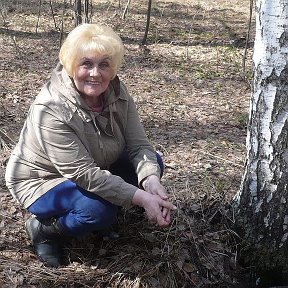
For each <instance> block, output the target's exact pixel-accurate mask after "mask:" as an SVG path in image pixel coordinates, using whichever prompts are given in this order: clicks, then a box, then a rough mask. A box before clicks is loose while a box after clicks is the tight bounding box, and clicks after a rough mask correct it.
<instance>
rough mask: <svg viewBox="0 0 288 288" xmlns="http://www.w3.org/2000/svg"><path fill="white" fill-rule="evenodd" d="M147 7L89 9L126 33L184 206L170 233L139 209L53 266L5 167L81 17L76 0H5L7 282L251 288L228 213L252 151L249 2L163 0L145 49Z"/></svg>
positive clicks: (1, 112)
mask: <svg viewBox="0 0 288 288" xmlns="http://www.w3.org/2000/svg"><path fill="white" fill-rule="evenodd" d="M146 2H147V1H140V0H135V1H132V2H131V4H130V6H129V9H128V13H127V14H126V17H125V19H123V9H124V7H125V5H126V1H125V2H124V1H120V0H119V1H116V0H111V1H104V0H100V1H94V3H93V10H92V14H91V15H90V16H91V17H92V22H100V23H104V24H107V25H110V26H112V27H113V28H114V29H115V30H116V31H117V32H118V33H119V35H120V36H121V37H122V39H123V42H124V45H125V48H126V55H125V63H124V65H123V67H122V68H121V71H120V73H119V76H120V78H121V79H122V80H123V81H124V82H125V83H126V85H127V86H128V88H129V91H130V93H131V95H133V97H134V99H135V101H136V103H137V107H138V109H139V113H140V115H141V119H142V121H143V124H144V126H145V129H146V131H147V135H148V137H149V139H150V140H151V141H152V143H153V145H154V146H155V148H156V149H157V150H158V151H160V152H161V153H162V154H163V158H164V161H165V166H166V170H165V175H164V177H163V183H164V185H165V186H166V187H167V191H168V193H169V195H170V197H171V200H172V201H173V203H174V204H175V205H176V206H177V207H178V209H177V211H176V212H175V213H174V215H173V223H172V225H171V227H169V228H167V229H159V228H155V227H153V226H152V225H150V224H149V223H148V222H147V220H146V218H145V216H144V215H143V213H142V211H141V210H139V209H131V210H128V211H122V212H121V214H120V215H119V221H118V224H117V226H118V229H119V233H120V238H119V239H116V240H113V241H112V240H107V239H102V238H100V237H99V236H97V235H89V236H87V237H84V238H81V239H77V240H72V241H71V242H70V243H69V244H67V245H68V246H67V249H65V255H66V258H67V264H68V265H67V266H65V267H61V268H59V269H53V268H46V267H44V266H43V265H42V264H41V263H40V262H39V261H38V260H37V259H36V257H35V255H34V253H33V250H32V247H31V243H30V241H29V239H28V237H27V235H26V233H25V231H24V222H25V220H26V219H27V218H28V216H29V215H28V213H27V212H26V211H25V210H23V209H21V208H20V207H19V206H18V204H17V203H16V202H15V201H14V200H13V199H12V197H11V195H10V194H9V192H8V190H7V188H6V186H5V182H4V171H5V165H6V163H7V160H8V158H9V155H10V152H11V149H12V148H13V146H14V144H15V142H17V139H18V137H19V133H20V131H21V127H22V125H23V121H24V120H25V116H26V114H27V111H28V109H29V106H30V104H31V103H32V101H33V99H34V98H35V96H36V95H37V93H38V92H39V90H40V89H41V86H42V85H43V84H44V83H45V81H46V80H47V79H48V78H49V75H50V72H51V69H52V68H54V66H55V65H56V63H57V61H58V51H59V44H60V41H61V35H62V36H63V37H65V34H66V33H67V32H69V31H70V30H71V29H72V27H73V26H74V14H73V9H72V7H71V5H70V3H71V1H62V0H53V1H52V2H51V1H48V0H42V1H38V0H22V1H18V0H11V1H10V0H2V1H1V4H0V6H1V7H0V8H1V15H0V24H1V26H0V41H1V42H0V59H1V62H0V69H1V70H0V73H1V74H0V89H1V90H0V119H1V120H0V140H1V143H0V148H1V152H0V205H1V207H0V287H3V288H4V287H27V288H28V287H29V288H32V287H37V288H38V287H131V288H136V287H155V288H156V287H164V288H170V287H171V288H172V287H211V288H214V287H221V288H223V287H249V284H248V282H245V281H248V280H245V279H243V273H242V268H241V267H240V266H239V264H238V254H239V249H238V246H239V243H240V239H239V238H238V236H237V233H236V232H235V231H233V223H234V219H233V214H231V215H232V216H229V215H230V214H228V213H227V211H226V208H227V206H229V203H230V202H231V200H232V199H233V196H234V195H235V194H236V193H237V191H238V190H239V187H240V183H241V177H242V174H243V171H244V162H245V155H246V149H245V141H246V133H247V131H246V128H247V120H248V113H249V98H250V94H251V87H250V84H251V75H252V73H251V66H252V65H251V55H252V44H253V39H254V35H253V34H254V23H253V21H252V28H251V31H252V32H251V35H250V39H251V40H250V41H248V45H247V47H246V48H247V49H245V46H246V45H245V44H246V34H247V29H248V22H249V5H250V4H249V3H250V1H248V0H243V1H233V5H231V1H225V0H220V1H219V0H197V1H196V0H195V1H192V0H188V1H184V0H175V1H174V0H170V1H166V0H163V1H160V0H157V1H154V2H153V7H152V14H151V24H150V30H149V34H148V39H147V43H146V45H145V46H141V45H139V43H140V42H141V40H142V38H143V35H144V31H145V23H146V10H147V7H146V5H147V3H146ZM39 3H41V6H40V5H39ZM51 4H52V5H51ZM52 8H53V14H52V11H51V9H52ZM62 24H63V25H62ZM61 31H63V33H60V32H61ZM245 55H246V57H245V59H246V61H245V67H246V68H245V70H244V69H243V58H244V56H245Z"/></svg>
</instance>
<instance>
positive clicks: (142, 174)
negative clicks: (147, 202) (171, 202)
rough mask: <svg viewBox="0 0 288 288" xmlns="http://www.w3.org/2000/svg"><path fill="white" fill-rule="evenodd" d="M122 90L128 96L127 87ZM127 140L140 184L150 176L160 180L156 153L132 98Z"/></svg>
mask: <svg viewBox="0 0 288 288" xmlns="http://www.w3.org/2000/svg"><path fill="white" fill-rule="evenodd" d="M122 89H124V92H125V93H127V94H128V92H127V90H126V88H125V86H124V85H123V84H122ZM125 139H126V144H127V149H128V153H129V157H130V160H131V161H132V163H133V166H134V168H135V170H136V173H137V175H138V183H139V184H140V183H141V182H142V180H144V179H145V178H146V177H148V176H150V175H156V176H158V177H159V178H160V167H159V165H158V162H157V158H156V152H155V150H154V148H153V146H152V145H151V143H150V142H149V141H148V139H147V136H146V133H145V130H144V128H143V125H142V123H141V121H140V117H139V114H138V111H137V108H136V105H135V103H134V101H133V99H132V97H131V96H129V104H128V113H127V125H126V129H125Z"/></svg>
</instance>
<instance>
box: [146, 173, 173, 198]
mask: <svg viewBox="0 0 288 288" xmlns="http://www.w3.org/2000/svg"><path fill="white" fill-rule="evenodd" d="M142 186H143V188H144V190H145V191H146V192H148V193H150V194H152V195H159V196H160V198H161V199H164V200H167V199H168V196H167V194H166V190H165V188H164V187H163V185H162V184H161V183H160V179H159V178H158V177H157V176H156V175H150V176H148V177H147V178H145V179H144V180H143V182H142Z"/></svg>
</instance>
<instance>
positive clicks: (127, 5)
mask: <svg viewBox="0 0 288 288" xmlns="http://www.w3.org/2000/svg"><path fill="white" fill-rule="evenodd" d="M130 2H131V0H128V1H127V3H126V6H125V9H124V11H123V14H122V19H123V20H124V19H125V18H126V14H127V11H128V7H129V5H130Z"/></svg>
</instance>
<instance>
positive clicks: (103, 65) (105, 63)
mask: <svg viewBox="0 0 288 288" xmlns="http://www.w3.org/2000/svg"><path fill="white" fill-rule="evenodd" d="M109 66H110V65H109V63H108V62H101V63H100V64H99V67H101V68H107V67H109Z"/></svg>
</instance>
